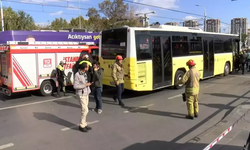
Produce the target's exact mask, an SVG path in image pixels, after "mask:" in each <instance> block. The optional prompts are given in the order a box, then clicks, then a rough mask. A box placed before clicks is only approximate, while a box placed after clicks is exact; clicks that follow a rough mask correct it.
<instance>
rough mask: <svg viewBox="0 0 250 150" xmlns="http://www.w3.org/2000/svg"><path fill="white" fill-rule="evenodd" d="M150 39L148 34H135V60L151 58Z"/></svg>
mask: <svg viewBox="0 0 250 150" xmlns="http://www.w3.org/2000/svg"><path fill="white" fill-rule="evenodd" d="M151 41H152V40H151V39H150V36H149V35H136V53H137V60H149V59H152V49H151V48H150V42H151Z"/></svg>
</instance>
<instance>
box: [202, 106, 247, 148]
mask: <svg viewBox="0 0 250 150" xmlns="http://www.w3.org/2000/svg"><path fill="white" fill-rule="evenodd" d="M249 111H250V109H248V110H247V112H245V113H244V114H243V115H242V116H241V117H240V118H239V119H238V120H237V121H236V122H235V123H234V124H233V125H231V126H230V127H229V128H228V129H226V130H225V131H224V132H223V133H222V134H221V135H220V136H218V137H217V138H216V139H215V140H213V142H211V143H210V144H209V145H208V146H207V147H205V148H204V149H203V150H209V149H211V148H212V147H213V146H214V145H215V144H217V143H218V142H219V141H220V140H221V139H222V138H223V137H225V136H226V135H227V134H228V133H229V132H230V131H232V129H233V127H234V126H235V125H236V124H238V123H239V121H240V120H241V119H242V118H243V117H245V116H246V114H247V113H249Z"/></svg>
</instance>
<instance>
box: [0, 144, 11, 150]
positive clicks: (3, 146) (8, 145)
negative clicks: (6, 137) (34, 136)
mask: <svg viewBox="0 0 250 150" xmlns="http://www.w3.org/2000/svg"><path fill="white" fill-rule="evenodd" d="M12 146H14V144H13V143H8V144H4V145H1V146H0V149H5V148H9V147H12Z"/></svg>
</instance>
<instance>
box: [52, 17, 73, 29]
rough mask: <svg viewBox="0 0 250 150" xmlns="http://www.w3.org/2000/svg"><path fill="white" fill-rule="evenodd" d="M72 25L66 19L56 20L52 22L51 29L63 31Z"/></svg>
mask: <svg viewBox="0 0 250 150" xmlns="http://www.w3.org/2000/svg"><path fill="white" fill-rule="evenodd" d="M69 28H70V25H69V23H68V22H67V20H66V19H63V18H62V17H60V18H56V19H55V20H53V21H52V22H51V29H52V30H63V29H69Z"/></svg>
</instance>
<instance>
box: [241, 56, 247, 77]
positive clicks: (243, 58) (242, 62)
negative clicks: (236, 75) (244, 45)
mask: <svg viewBox="0 0 250 150" xmlns="http://www.w3.org/2000/svg"><path fill="white" fill-rule="evenodd" d="M246 61H247V53H246V51H243V53H242V52H241V53H240V63H241V69H242V74H244V73H245V64H246Z"/></svg>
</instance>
